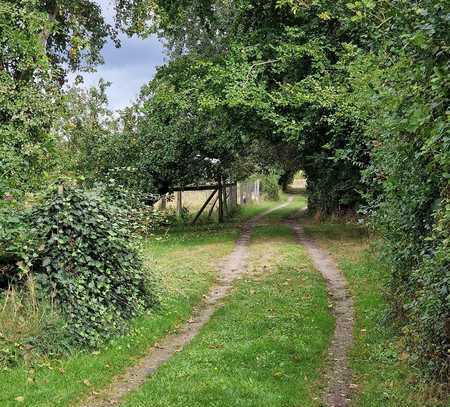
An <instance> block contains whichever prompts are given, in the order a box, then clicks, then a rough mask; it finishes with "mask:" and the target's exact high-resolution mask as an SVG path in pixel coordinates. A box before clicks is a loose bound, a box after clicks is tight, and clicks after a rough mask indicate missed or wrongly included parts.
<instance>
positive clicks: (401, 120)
mask: <svg viewBox="0 0 450 407" xmlns="http://www.w3.org/2000/svg"><path fill="white" fill-rule="evenodd" d="M359 10H360V11H361V24H362V25H363V27H364V29H365V31H366V32H370V33H371V35H370V36H369V37H367V38H368V40H369V41H370V46H371V47H372V49H373V51H374V52H372V53H370V54H366V53H363V52H361V51H359V52H358V54H357V55H356V58H355V59H354V60H353V62H352V63H351V65H350V74H351V81H352V83H353V88H354V92H353V93H351V94H348V96H347V97H348V98H353V100H354V101H355V106H357V107H358V109H357V111H358V114H359V115H360V117H361V118H362V119H363V120H364V123H365V124H364V134H365V138H366V142H367V143H368V145H371V150H370V162H369V163H368V166H366V169H365V170H364V177H365V182H366V185H367V192H368V193H367V194H366V198H367V202H368V213H369V215H370V217H371V222H372V225H373V226H374V227H375V229H376V230H377V231H378V232H379V233H380V234H381V235H382V236H383V238H384V242H385V244H384V250H385V253H384V254H385V255H386V258H387V259H389V262H390V266H391V269H392V277H391V280H390V285H389V296H390V299H391V305H392V315H393V316H394V317H395V318H396V321H397V322H398V323H399V324H400V326H401V328H402V332H403V333H404V335H405V336H404V338H405V340H406V346H407V350H408V353H410V354H411V361H413V362H415V363H418V364H419V365H420V366H421V367H424V368H425V369H426V371H427V372H431V373H433V374H435V375H437V376H440V377H442V378H444V379H445V378H447V377H448V375H449V374H450V371H449V365H450V364H449V359H448V358H449V353H448V352H449V342H448V338H449V333H450V331H449V330H450V296H449V293H450V286H449V282H450V275H449V270H450V250H449V238H450V236H449V233H450V227H449V218H450V207H449V205H448V199H449V172H450V138H449V130H450V127H449V121H448V106H449V102H450V99H449V93H448V89H449V86H450V66H449V64H448V61H449V57H450V55H449V47H448V29H449V22H448V15H449V12H450V5H449V3H448V2H445V1H440V0H424V1H418V2H414V3H413V4H411V2H407V1H403V0H398V1H392V2H386V3H385V4H383V6H382V7H377V8H375V6H374V7H372V8H371V9H359ZM377 19H378V20H380V21H384V22H385V23H384V24H382V25H380V26H378V24H375V25H374V21H376V20H377Z"/></svg>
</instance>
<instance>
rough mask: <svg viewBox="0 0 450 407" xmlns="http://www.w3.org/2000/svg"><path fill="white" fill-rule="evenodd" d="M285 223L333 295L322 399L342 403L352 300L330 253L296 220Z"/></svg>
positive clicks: (335, 405) (333, 405)
mask: <svg viewBox="0 0 450 407" xmlns="http://www.w3.org/2000/svg"><path fill="white" fill-rule="evenodd" d="M287 223H288V225H289V226H290V227H291V228H292V229H293V231H294V233H295V237H296V240H297V242H298V243H299V244H301V245H303V246H304V247H305V248H306V250H307V252H308V254H309V256H310V257H311V259H312V261H313V264H314V267H315V268H316V269H317V270H319V271H320V273H321V274H322V276H323V277H324V279H325V281H326V284H327V289H328V293H329V295H330V296H331V298H332V299H333V303H334V307H333V313H334V316H335V318H336V327H335V331H334V335H333V338H332V342H331V345H330V347H329V349H328V364H327V368H326V372H327V373H326V377H327V388H326V391H325V394H324V403H325V405H326V406H327V407H345V406H347V404H348V402H349V401H350V399H349V397H350V384H351V376H352V374H351V370H350V367H349V365H348V352H349V350H350V348H351V347H352V344H353V326H354V310H353V300H352V297H351V295H350V291H349V289H348V288H347V282H346V280H345V277H344V276H343V274H342V273H341V272H340V271H339V269H338V268H337V266H336V263H335V262H334V260H333V259H332V258H331V256H329V255H328V254H327V253H326V252H325V251H323V250H322V249H320V248H319V247H318V246H317V245H316V244H315V243H314V241H313V240H312V239H310V238H308V237H306V236H305V234H304V232H303V228H302V227H301V226H300V225H299V224H298V223H297V222H295V221H294V220H293V219H289V220H288V221H287Z"/></svg>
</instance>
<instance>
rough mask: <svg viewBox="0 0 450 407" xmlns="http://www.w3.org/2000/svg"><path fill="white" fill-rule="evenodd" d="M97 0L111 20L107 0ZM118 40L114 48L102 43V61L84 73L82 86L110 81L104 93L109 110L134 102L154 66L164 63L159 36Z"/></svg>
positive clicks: (110, 44) (149, 77)
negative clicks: (102, 62) (101, 80)
mask: <svg viewBox="0 0 450 407" xmlns="http://www.w3.org/2000/svg"><path fill="white" fill-rule="evenodd" d="M96 2H97V3H98V4H100V6H101V7H102V9H103V13H104V15H105V17H106V20H107V21H108V22H110V21H111V20H112V15H113V8H112V6H111V4H110V1H109V0H97V1H96ZM120 39H121V43H122V46H121V47H120V48H116V47H115V46H114V44H113V43H112V41H110V40H109V41H108V43H107V44H106V45H105V47H104V48H103V50H102V55H103V58H104V60H105V63H104V64H103V65H99V66H98V67H97V72H95V73H84V74H83V78H84V84H83V85H82V86H84V87H89V86H92V85H96V84H97V83H98V81H99V79H100V78H103V79H104V80H106V81H108V82H111V83H112V84H111V86H110V87H109V89H108V92H107V93H108V99H109V106H110V108H111V109H112V110H116V109H121V108H124V107H125V106H128V105H129V104H130V103H131V102H133V101H134V100H135V99H136V97H137V95H138V94H139V90H140V88H141V87H142V85H144V84H145V83H147V82H148V81H150V80H151V79H152V78H153V76H154V75H155V72H156V67H157V66H160V65H162V64H163V63H164V51H163V46H162V44H161V43H160V41H159V40H158V38H156V37H150V38H147V39H145V40H142V39H140V38H138V37H132V38H128V37H127V36H126V35H121V37H120Z"/></svg>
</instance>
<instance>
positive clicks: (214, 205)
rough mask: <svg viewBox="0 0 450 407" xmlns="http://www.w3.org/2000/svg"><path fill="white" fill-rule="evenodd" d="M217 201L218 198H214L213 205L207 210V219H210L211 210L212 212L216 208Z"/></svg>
mask: <svg viewBox="0 0 450 407" xmlns="http://www.w3.org/2000/svg"><path fill="white" fill-rule="evenodd" d="M218 200H219V196H216V199H214V202H213V204H212V205H211V209H210V210H209V213H208V218H210V217H211V215H212V213H213V210H214V208H215V207H216V203H217V201H218Z"/></svg>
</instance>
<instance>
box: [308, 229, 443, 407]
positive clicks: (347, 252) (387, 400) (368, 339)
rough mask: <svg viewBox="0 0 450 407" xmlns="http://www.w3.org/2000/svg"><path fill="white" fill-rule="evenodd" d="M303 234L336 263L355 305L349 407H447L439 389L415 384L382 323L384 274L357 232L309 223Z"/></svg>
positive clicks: (393, 336)
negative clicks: (351, 388)
mask: <svg viewBox="0 0 450 407" xmlns="http://www.w3.org/2000/svg"><path fill="white" fill-rule="evenodd" d="M305 232H306V233H307V234H309V235H311V236H313V237H314V238H315V239H317V240H318V241H319V243H320V245H321V246H322V247H323V248H325V249H327V250H329V251H330V252H331V253H332V254H333V255H334V256H335V258H336V259H337V261H338V263H339V266H340V268H341V270H342V271H343V272H344V274H345V276H346V278H347V280H348V282H349V286H350V289H351V291H352V294H353V296H354V301H355V311H356V326H355V346H354V349H353V351H352V352H351V355H350V363H351V367H352V369H353V373H354V379H353V381H354V383H356V384H357V385H358V388H357V389H356V390H355V394H354V396H353V402H352V406H355V407H356V406H358V407H425V406H430V407H431V406H436V407H437V406H448V404H447V403H446V402H445V401H443V398H442V397H439V394H441V395H442V390H441V391H440V390H439V388H438V387H437V386H436V385H429V384H426V383H423V382H422V381H421V380H420V376H419V374H418V373H419V372H417V371H415V370H414V369H413V368H412V367H411V366H409V365H408V363H407V357H408V355H407V353H406V352H404V351H403V350H402V346H401V340H400V339H399V338H400V337H399V336H398V335H397V333H396V332H395V330H394V329H393V328H392V327H390V326H389V324H388V323H387V322H385V320H384V318H385V315H386V311H387V307H388V306H387V304H386V301H385V299H384V295H383V290H384V287H385V283H386V281H387V279H388V275H389V274H388V272H389V271H388V269H387V268H386V266H385V265H383V264H382V262H381V261H380V260H379V259H377V258H376V257H375V256H374V255H373V254H372V253H371V250H369V244H370V240H369V237H368V235H367V232H366V231H365V230H364V228H362V227H358V226H356V225H349V224H348V225H346V224H326V223H325V224H315V225H314V224H310V225H309V226H307V227H305Z"/></svg>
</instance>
